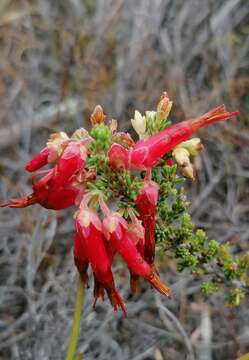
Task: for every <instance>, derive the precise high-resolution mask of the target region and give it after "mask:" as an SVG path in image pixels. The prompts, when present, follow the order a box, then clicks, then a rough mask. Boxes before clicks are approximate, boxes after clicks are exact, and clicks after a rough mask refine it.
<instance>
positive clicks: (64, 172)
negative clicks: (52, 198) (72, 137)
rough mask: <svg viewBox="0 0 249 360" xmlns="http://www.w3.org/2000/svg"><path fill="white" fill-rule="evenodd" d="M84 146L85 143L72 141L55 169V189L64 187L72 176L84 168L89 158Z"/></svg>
mask: <svg viewBox="0 0 249 360" xmlns="http://www.w3.org/2000/svg"><path fill="white" fill-rule="evenodd" d="M84 144H85V141H83V142H81V141H79V142H75V141H72V142H70V143H69V144H68V146H67V147H66V149H65V151H64V152H63V154H62V155H61V156H60V158H59V159H58V161H57V163H56V165H55V167H54V169H53V185H54V187H61V186H64V185H65V184H66V183H67V182H68V180H69V179H70V178H71V177H72V175H74V174H75V173H77V172H78V171H80V170H81V169H83V168H84V165H85V160H86V157H87V152H86V148H85V146H84Z"/></svg>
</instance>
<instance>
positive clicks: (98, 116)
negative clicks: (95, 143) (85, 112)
mask: <svg viewBox="0 0 249 360" xmlns="http://www.w3.org/2000/svg"><path fill="white" fill-rule="evenodd" d="M104 120H105V114H104V111H103V109H102V106H100V105H97V106H95V109H94V110H93V113H92V115H91V116H90V121H91V123H92V125H96V124H101V123H102V122H104Z"/></svg>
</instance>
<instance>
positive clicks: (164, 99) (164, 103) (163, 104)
mask: <svg viewBox="0 0 249 360" xmlns="http://www.w3.org/2000/svg"><path fill="white" fill-rule="evenodd" d="M169 102H170V101H169V97H168V94H167V93H166V91H164V92H163V93H162V95H161V96H160V100H159V102H158V105H157V111H162V112H167V111H168V107H169Z"/></svg>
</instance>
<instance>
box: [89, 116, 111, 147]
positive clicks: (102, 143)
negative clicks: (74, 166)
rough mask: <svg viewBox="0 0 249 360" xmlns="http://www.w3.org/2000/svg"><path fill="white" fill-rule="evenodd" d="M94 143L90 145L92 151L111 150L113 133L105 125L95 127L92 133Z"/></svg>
mask: <svg viewBox="0 0 249 360" xmlns="http://www.w3.org/2000/svg"><path fill="white" fill-rule="evenodd" d="M90 136H91V137H92V138H93V141H92V142H91V144H90V150H91V151H106V150H108V149H109V146H110V142H111V136H112V132H111V130H110V128H109V127H108V126H106V125H105V124H103V123H102V124H97V125H94V126H93V127H92V129H91V131H90Z"/></svg>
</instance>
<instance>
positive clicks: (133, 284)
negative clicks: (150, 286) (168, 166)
mask: <svg viewBox="0 0 249 360" xmlns="http://www.w3.org/2000/svg"><path fill="white" fill-rule="evenodd" d="M128 213H129V216H130V219H131V221H132V222H131V224H129V228H128V231H127V233H128V236H129V238H130V239H131V240H132V241H133V243H134V244H135V245H136V248H137V251H138V252H139V253H140V255H141V256H142V257H143V258H144V245H145V241H144V227H143V225H142V224H141V221H139V220H138V218H137V217H136V216H135V215H134V213H133V211H132V210H131V209H128ZM138 279H139V276H138V275H137V274H135V273H134V272H132V271H131V270H130V289H131V293H132V294H135V293H136V292H137V282H138Z"/></svg>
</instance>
